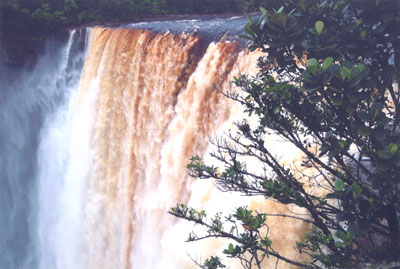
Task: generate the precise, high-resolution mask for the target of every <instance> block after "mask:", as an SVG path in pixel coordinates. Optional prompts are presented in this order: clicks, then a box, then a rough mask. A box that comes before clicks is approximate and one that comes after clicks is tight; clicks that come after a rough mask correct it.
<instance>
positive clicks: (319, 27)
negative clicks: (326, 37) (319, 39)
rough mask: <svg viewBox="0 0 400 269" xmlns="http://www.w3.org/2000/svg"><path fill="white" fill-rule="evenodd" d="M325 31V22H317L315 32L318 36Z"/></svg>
mask: <svg viewBox="0 0 400 269" xmlns="http://www.w3.org/2000/svg"><path fill="white" fill-rule="evenodd" d="M323 29H324V22H322V21H317V22H316V23H315V30H316V31H317V33H318V35H320V34H321V33H322V30H323Z"/></svg>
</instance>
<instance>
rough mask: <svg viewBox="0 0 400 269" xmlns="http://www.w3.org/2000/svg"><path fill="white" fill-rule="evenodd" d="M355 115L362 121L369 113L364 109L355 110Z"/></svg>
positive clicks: (367, 117) (367, 118) (366, 118)
mask: <svg viewBox="0 0 400 269" xmlns="http://www.w3.org/2000/svg"><path fill="white" fill-rule="evenodd" d="M357 116H358V117H359V118H360V119H361V120H362V121H364V122H366V121H368V120H369V115H368V113H367V112H365V111H364V110H359V111H357Z"/></svg>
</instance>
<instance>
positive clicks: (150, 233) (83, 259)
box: [0, 18, 307, 269]
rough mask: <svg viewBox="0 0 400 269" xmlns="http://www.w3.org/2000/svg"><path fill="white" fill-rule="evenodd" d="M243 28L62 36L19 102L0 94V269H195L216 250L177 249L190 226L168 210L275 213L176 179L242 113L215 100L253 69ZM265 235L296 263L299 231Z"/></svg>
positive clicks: (209, 25) (170, 25) (128, 29)
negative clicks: (184, 205)
mask: <svg viewBox="0 0 400 269" xmlns="http://www.w3.org/2000/svg"><path fill="white" fill-rule="evenodd" d="M244 23H245V20H244V19H242V18H232V19H215V20H209V21H205V22H202V21H183V22H155V23H147V24H136V25H128V26H125V27H120V28H116V29H105V28H95V29H92V30H90V42H88V36H87V35H86V32H85V31H73V32H71V33H70V36H69V39H68V41H67V42H66V45H64V46H63V47H62V49H60V50H59V51H58V50H57V53H53V54H52V55H51V54H49V56H46V55H45V56H43V59H42V60H41V61H40V63H39V64H38V66H37V67H36V69H35V70H34V71H33V73H32V74H30V75H27V78H26V79H25V78H24V80H23V82H22V83H17V84H16V85H15V86H13V87H12V88H15V89H19V91H17V92H15V93H14V92H11V91H10V92H7V94H9V96H8V95H7V98H8V99H7V98H6V99H2V100H6V101H5V102H4V104H5V106H4V107H3V106H2V107H1V108H0V109H1V112H2V114H1V115H2V118H3V120H2V121H1V123H0V124H2V126H1V127H2V128H1V138H2V139H1V143H2V144H1V148H2V149H3V152H7V155H10V156H8V157H7V158H5V159H4V160H3V161H2V162H1V165H2V167H1V169H2V171H4V173H2V174H6V175H7V177H5V179H6V180H5V183H3V182H2V186H3V185H4V186H5V187H2V188H1V189H0V191H1V193H2V196H1V197H0V199H1V202H2V204H4V205H2V207H5V209H6V211H5V212H6V213H1V214H2V215H0V216H1V218H0V221H1V223H0V225H1V226H0V227H1V228H3V227H6V229H5V234H4V238H6V239H7V240H6V241H4V243H3V242H0V244H2V245H0V251H2V252H3V253H6V255H5V256H3V257H0V268H37V267H38V268H42V269H47V268H49V269H50V268H60V269H64V268H65V269H70V268H74V269H75V268H77V269H79V268H194V267H195V265H194V263H193V262H192V261H191V260H190V258H189V257H188V254H189V255H190V256H192V257H193V258H196V257H197V256H196V255H201V256H203V257H208V256H209V255H212V254H214V253H217V252H218V251H220V250H222V249H223V248H224V247H226V246H225V245H226V243H225V242H222V241H216V240H210V241H205V242H201V243H199V244H185V243H184V240H185V239H186V238H187V235H188V233H189V232H190V231H191V229H192V225H191V224H190V223H186V222H182V221H178V220H177V219H175V218H173V217H172V216H169V215H168V214H166V211H167V210H168V209H169V208H170V207H171V206H174V205H175V204H176V203H178V202H179V203H180V202H189V203H190V204H191V205H193V206H195V207H198V208H206V209H208V210H211V212H217V211H226V210H231V209H233V208H234V206H239V205H242V204H245V203H247V204H250V206H257V207H260V206H261V207H268V209H273V210H275V211H283V210H285V208H283V207H279V206H278V205H276V204H273V203H266V202H265V201H264V200H262V199H258V200H253V201H249V200H245V198H243V197H234V198H233V196H231V195H228V194H220V193H218V192H217V191H216V190H215V189H214V188H212V184H211V182H193V180H192V179H190V178H189V177H188V176H187V174H186V171H185V165H186V163H187V162H188V159H189V157H190V156H191V155H205V154H206V153H207V152H209V151H210V150H211V146H210V145H209V142H208V140H209V137H210V136H214V135H216V134H217V133H221V132H222V131H223V130H226V129H227V128H230V123H231V122H232V121H233V120H234V119H237V118H238V117H240V115H241V113H242V112H241V110H242V109H241V108H240V107H238V106H237V105H234V104H232V103H230V102H229V101H228V100H227V99H226V98H225V97H223V96H222V95H221V94H220V93H219V92H218V91H217V90H216V89H219V90H228V89H229V88H230V87H231V84H230V81H231V80H232V78H233V76H235V75H238V74H239V72H241V73H255V72H256V69H255V63H256V59H257V57H258V56H259V55H257V53H253V54H249V53H248V52H247V51H246V50H243V49H242V46H241V45H240V44H239V43H237V42H236V41H232V40H230V39H231V38H230V37H231V36H234V35H235V34H236V33H237V31H238V30H240V28H241V26H242V25H243V24H244ZM149 29H150V30H149ZM193 29H195V30H194V31H193ZM228 30H230V32H231V33H230V34H226V33H227V31H228ZM88 43H90V46H89V49H88V50H86V47H85V46H84V45H85V44H88ZM50 55H51V56H50ZM86 55H87V58H86V60H85V64H84V67H83V61H84V59H85V57H86ZM32 111H34V112H32ZM3 125H4V126H3ZM29 125H31V126H29ZM20 149H23V150H20ZM3 181H4V180H3ZM3 193H4V196H3ZM3 197H4V198H3ZM10 201H12V203H11V204H7V203H10ZM17 224H18V225H17ZM269 225H270V226H274V225H275V226H280V227H281V228H282V229H289V230H292V231H293V232H291V233H287V231H285V235H280V236H281V238H279V236H277V237H275V238H273V239H276V240H275V242H276V243H274V244H276V245H275V246H276V248H278V249H280V250H281V251H282V252H284V254H286V255H291V256H292V257H296V255H297V254H296V253H295V251H294V250H293V245H294V243H293V242H295V240H296V239H298V236H295V235H296V234H297V235H300V234H301V232H302V231H304V230H305V229H306V228H307V227H305V226H304V225H300V224H294V222H285V224H282V223H281V220H279V219H278V220H277V221H275V223H274V222H270V223H269ZM285 225H286V227H285ZM293 225H294V226H293ZM272 228H273V227H272ZM13 229H20V230H18V231H14V230H13ZM0 230H2V229H0ZM0 233H1V231H0ZM2 238H3V237H2ZM9 244H19V245H16V246H11V245H9ZM288 246H289V247H288ZM18 255H19V256H20V257H19V256H18ZM271 264H275V260H272V261H271ZM268 266H269V265H268V264H266V268H268ZM232 268H235V266H234V265H232ZM284 268H288V267H284Z"/></svg>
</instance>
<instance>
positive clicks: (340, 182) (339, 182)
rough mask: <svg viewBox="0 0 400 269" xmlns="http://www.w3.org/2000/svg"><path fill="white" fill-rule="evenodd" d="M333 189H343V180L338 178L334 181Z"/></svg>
mask: <svg viewBox="0 0 400 269" xmlns="http://www.w3.org/2000/svg"><path fill="white" fill-rule="evenodd" d="M335 190H336V191H343V190H344V181H343V180H341V179H338V180H336V181H335Z"/></svg>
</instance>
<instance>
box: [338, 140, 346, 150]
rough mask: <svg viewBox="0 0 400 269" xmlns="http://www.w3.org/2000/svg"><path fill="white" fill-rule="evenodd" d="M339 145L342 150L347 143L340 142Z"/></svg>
mask: <svg viewBox="0 0 400 269" xmlns="http://www.w3.org/2000/svg"><path fill="white" fill-rule="evenodd" d="M338 144H339V146H340V149H344V147H345V146H346V145H347V142H346V141H338Z"/></svg>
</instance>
